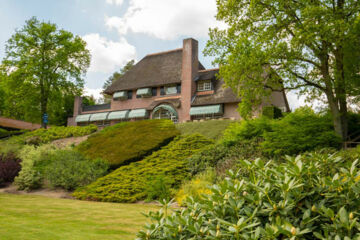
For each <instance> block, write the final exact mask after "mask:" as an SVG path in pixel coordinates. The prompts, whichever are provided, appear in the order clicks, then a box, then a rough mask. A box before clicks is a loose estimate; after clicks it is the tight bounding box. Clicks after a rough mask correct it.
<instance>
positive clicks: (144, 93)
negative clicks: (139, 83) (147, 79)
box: [136, 88, 152, 97]
mask: <svg viewBox="0 0 360 240" xmlns="http://www.w3.org/2000/svg"><path fill="white" fill-rule="evenodd" d="M151 96H152V91H151V88H139V89H138V90H137V91H136V97H151Z"/></svg>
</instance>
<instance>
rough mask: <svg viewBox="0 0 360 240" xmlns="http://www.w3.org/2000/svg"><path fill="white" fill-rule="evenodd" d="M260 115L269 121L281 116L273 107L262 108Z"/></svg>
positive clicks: (276, 108)
mask: <svg viewBox="0 0 360 240" xmlns="http://www.w3.org/2000/svg"><path fill="white" fill-rule="evenodd" d="M262 115H263V116H265V117H268V118H270V119H277V118H281V117H282V116H283V115H282V112H281V110H280V109H279V108H278V107H275V106H267V107H263V109H262Z"/></svg>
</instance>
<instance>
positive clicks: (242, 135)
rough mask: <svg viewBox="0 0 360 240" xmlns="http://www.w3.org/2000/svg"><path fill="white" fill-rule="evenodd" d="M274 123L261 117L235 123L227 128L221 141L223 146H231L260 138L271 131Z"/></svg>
mask: <svg viewBox="0 0 360 240" xmlns="http://www.w3.org/2000/svg"><path fill="white" fill-rule="evenodd" d="M272 121H273V120H271V119H268V118H266V117H259V118H255V119H252V120H243V121H240V122H235V123H233V124H231V125H229V127H228V128H226V130H225V132H224V137H223V138H222V140H221V141H222V143H223V144H225V145H229V146H231V145H234V144H236V143H238V142H242V141H245V140H249V139H252V138H260V137H262V136H263V134H264V132H265V131H271V125H272Z"/></svg>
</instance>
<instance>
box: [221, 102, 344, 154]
mask: <svg viewBox="0 0 360 240" xmlns="http://www.w3.org/2000/svg"><path fill="white" fill-rule="evenodd" d="M254 138H258V139H260V140H261V141H262V142H261V143H260V148H259V149H260V150H261V151H262V152H263V153H264V154H267V155H269V156H281V155H284V154H289V155H294V154H299V153H301V152H305V151H311V150H314V149H320V148H339V147H340V146H341V138H340V136H338V135H337V134H336V133H335V131H334V129H333V126H332V123H331V120H330V118H329V116H328V115H326V114H318V113H315V112H314V111H313V110H311V109H310V108H299V109H296V110H295V111H294V112H293V113H289V114H287V115H286V116H285V117H283V118H281V119H269V118H266V117H262V118H257V119H253V120H248V121H241V122H239V123H234V124H232V125H231V126H229V128H227V129H226V131H225V133H224V138H223V140H222V142H223V143H224V144H225V145H232V144H235V143H237V142H244V141H247V140H249V139H254Z"/></svg>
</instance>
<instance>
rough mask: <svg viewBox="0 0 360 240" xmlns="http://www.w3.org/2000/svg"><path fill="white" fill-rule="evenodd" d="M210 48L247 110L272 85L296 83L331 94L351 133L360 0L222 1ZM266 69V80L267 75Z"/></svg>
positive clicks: (337, 124) (342, 132)
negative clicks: (220, 24)
mask: <svg viewBox="0 0 360 240" xmlns="http://www.w3.org/2000/svg"><path fill="white" fill-rule="evenodd" d="M216 3H217V8H218V12H217V19H218V20H221V21H224V22H225V23H226V25H227V29H219V28H215V29H212V30H210V40H209V42H208V44H207V49H206V53H207V54H210V55H213V56H215V57H216V59H215V63H217V64H219V66H220V70H219V75H220V77H222V78H223V79H224V81H225V83H226V85H227V86H230V87H232V89H233V90H234V91H235V92H236V93H237V94H238V96H239V97H241V102H240V112H241V114H242V115H243V116H249V115H251V112H252V111H253V110H254V109H256V106H259V105H261V104H262V103H263V101H264V98H266V97H267V96H270V95H271V92H272V90H280V91H281V90H282V89H298V93H299V94H305V95H306V96H307V97H308V98H309V99H316V98H317V99H322V100H323V99H326V101H327V103H328V106H329V109H330V110H331V113H332V117H333V125H334V129H335V131H336V133H337V134H338V135H339V136H342V137H343V140H345V138H346V134H347V102H348V100H349V99H351V97H354V96H359V93H360V81H359V78H360V76H359V74H358V73H359V71H360V64H359V63H360V61H359V59H360V51H359V50H360V38H359V36H360V21H359V14H360V5H359V4H358V1H357V0H338V1H327V0H319V1H305V0H299V1H287V0H256V1H248V0H232V1H228V0H218V1H216ZM264 76H266V78H265V79H266V80H265V79H264Z"/></svg>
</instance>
